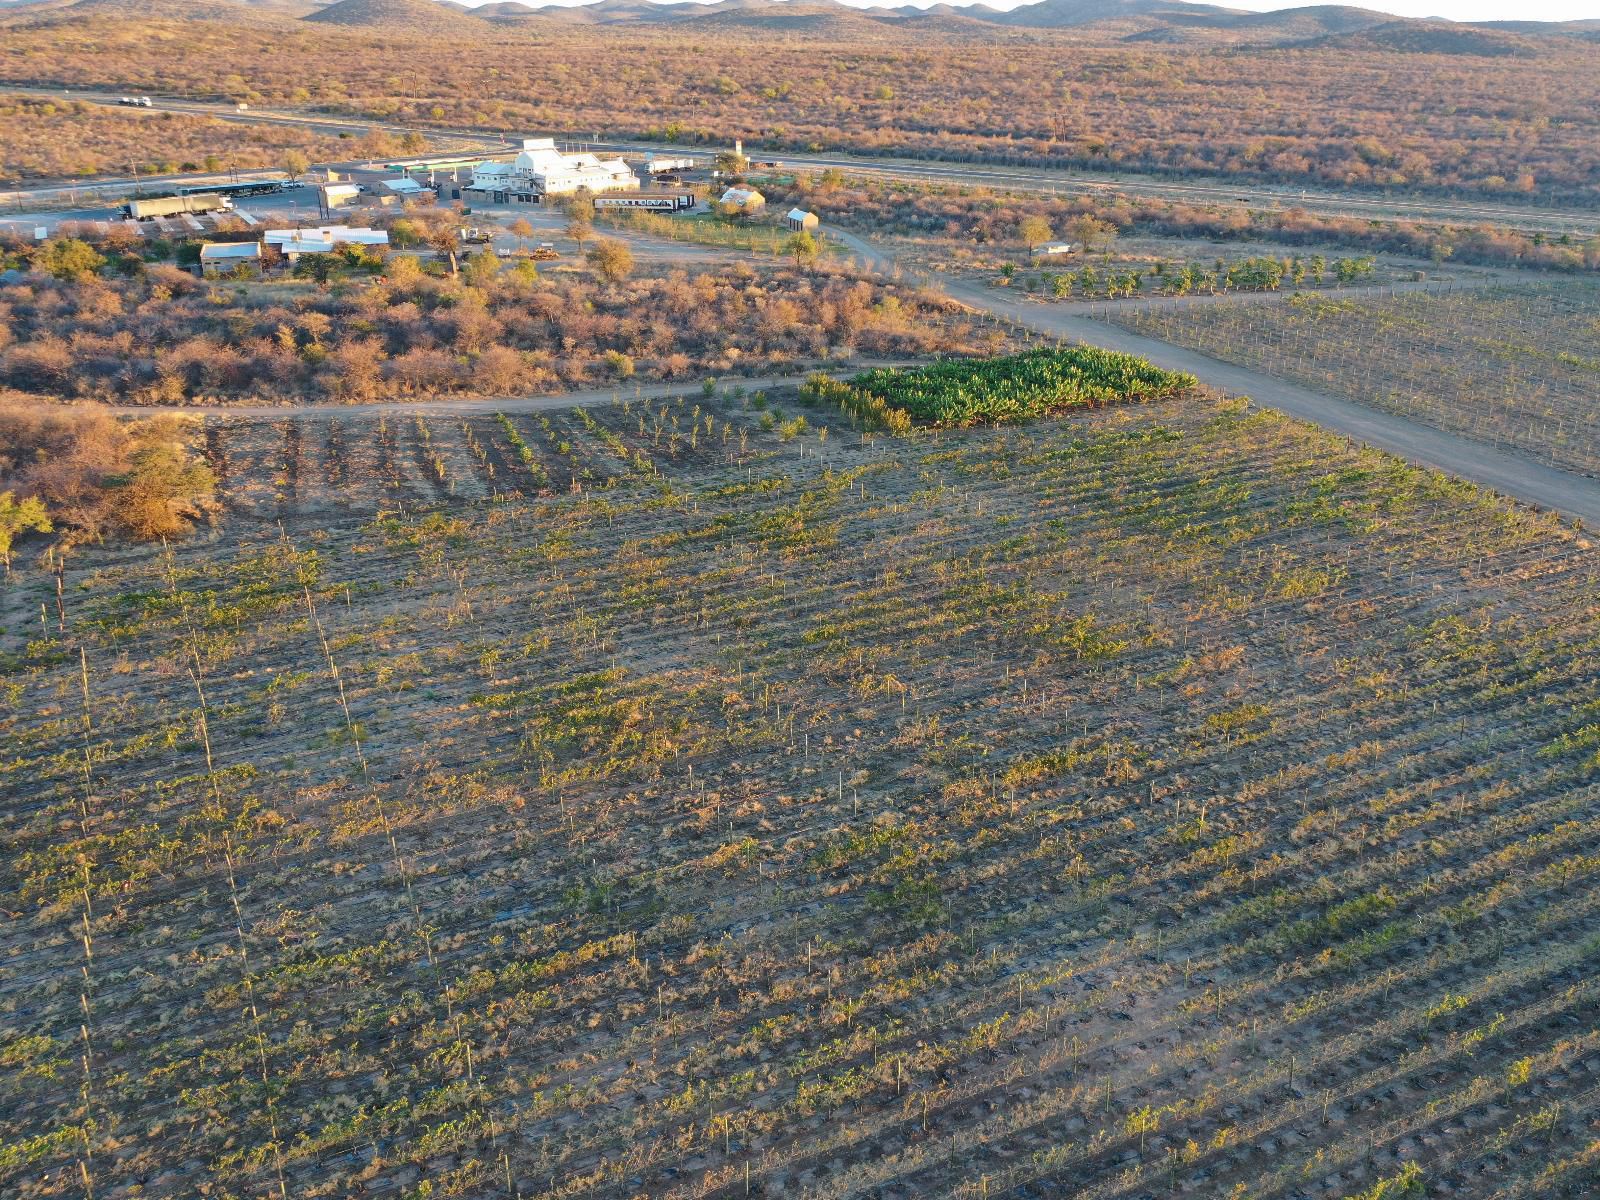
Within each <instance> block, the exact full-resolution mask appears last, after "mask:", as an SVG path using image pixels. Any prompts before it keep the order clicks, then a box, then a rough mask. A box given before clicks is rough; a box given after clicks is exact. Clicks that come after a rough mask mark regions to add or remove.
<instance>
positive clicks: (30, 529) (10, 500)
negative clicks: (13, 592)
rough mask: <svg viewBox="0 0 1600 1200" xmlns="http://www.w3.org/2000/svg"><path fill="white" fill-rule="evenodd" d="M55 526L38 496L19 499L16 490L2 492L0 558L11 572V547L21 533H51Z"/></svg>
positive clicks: (0, 505)
mask: <svg viewBox="0 0 1600 1200" xmlns="http://www.w3.org/2000/svg"><path fill="white" fill-rule="evenodd" d="M54 528H55V527H54V526H53V525H51V523H50V514H49V513H48V512H46V511H45V507H44V501H42V500H40V499H39V497H37V496H25V497H23V499H21V500H18V499H17V497H16V493H14V492H0V560H4V562H5V567H6V574H7V575H9V574H11V547H12V544H13V543H14V542H15V541H16V537H17V535H18V534H20V533H50V532H51V531H52V530H53V529H54Z"/></svg>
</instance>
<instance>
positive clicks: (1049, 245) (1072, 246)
mask: <svg viewBox="0 0 1600 1200" xmlns="http://www.w3.org/2000/svg"><path fill="white" fill-rule="evenodd" d="M1077 252H1078V246H1077V243H1075V242H1040V243H1039V244H1038V245H1037V246H1035V247H1034V248H1033V250H1032V253H1033V254H1034V255H1036V256H1038V257H1041V258H1049V257H1051V256H1054V255H1058V254H1076V253H1077Z"/></svg>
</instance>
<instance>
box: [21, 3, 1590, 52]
mask: <svg viewBox="0 0 1600 1200" xmlns="http://www.w3.org/2000/svg"><path fill="white" fill-rule="evenodd" d="M95 15H117V16H126V17H145V18H147V19H148V18H157V19H164V20H181V19H193V20H218V21H227V20H238V21H251V20H254V21H260V20H286V19H291V20H292V19H295V18H298V19H300V20H305V21H311V22H315V23H318V24H325V25H342V26H345V27H348V28H359V29H380V30H385V31H388V32H392V33H396V34H423V35H441V36H457V37H467V36H470V35H472V34H475V33H476V34H483V33H484V32H486V31H489V30H494V29H501V30H505V31H508V32H509V31H514V30H517V29H524V30H528V29H533V28H537V27H538V26H541V25H549V26H563V25H564V26H584V25H593V26H627V25H634V24H638V25H656V26H668V27H670V26H689V25H693V26H698V27H703V28H705V29H707V30H715V29H729V30H741V31H746V32H757V33H760V32H766V33H771V34H774V35H790V36H810V37H816V38H818V39H827V38H848V37H849V36H851V35H852V34H860V35H861V36H864V37H866V36H870V37H873V38H875V39H882V38H883V37H886V36H893V31H894V30H895V29H896V28H905V29H906V30H908V31H909V30H911V29H913V28H915V29H921V30H923V31H926V32H929V33H932V32H935V31H937V32H940V33H947V34H950V35H952V36H968V35H970V36H974V37H984V36H997V35H999V34H1000V32H1001V30H1006V31H1011V32H1012V33H1013V34H1014V35H1018V36H1020V35H1025V34H1026V32H1027V31H1029V30H1066V31H1073V32H1077V33H1082V34H1084V35H1089V36H1096V37H1099V38H1102V39H1104V40H1106V41H1107V42H1116V41H1122V42H1127V43H1133V44H1138V43H1145V44H1152V45H1196V46H1215V45H1245V46H1249V45H1255V46H1264V47H1291V46H1302V45H1303V46H1306V47H1317V48H1323V47H1325V48H1333V49H1341V48H1347V49H1350V50H1353V51H1377V52H1388V53H1406V54H1454V55H1476V56H1484V57H1498V56H1506V55H1517V56H1525V55H1528V54H1532V53H1536V52H1537V50H1538V41H1537V39H1538V38H1540V37H1543V36H1547V35H1563V36H1569V37H1579V38H1583V39H1585V40H1600V19H1593V20H1579V21H1564V22H1539V21H1497V22H1482V23H1467V22H1451V21H1442V20H1424V19H1411V18H1405V17H1398V16H1395V15H1394V14H1392V13H1385V12H1379V11H1377V10H1375V9H1369V8H1360V7H1356V6H1352V5H1341V4H1312V5H1306V6H1303V7H1300V8H1284V9H1277V10H1274V11H1272V12H1247V11H1244V10H1240V9H1234V8H1227V7H1223V6H1221V5H1216V4H1206V3H1187V2H1186V0H1036V2H1035V3H1032V4H1024V5H1022V6H1020V7H1017V8H1013V9H1008V10H1001V9H996V8H993V7H991V6H990V5H987V4H983V3H975V4H968V5H957V4H950V3H939V4H934V5H931V6H930V7H928V8H918V7H915V6H913V5H901V6H899V7H891V6H872V7H857V6H855V5H850V4H845V3H842V2H841V0H715V2H714V3H696V2H694V0H679V2H677V3H672V2H663V0H595V2H593V3H588V4H578V5H562V4H552V3H545V4H530V3H526V2H525V0H491V2H490V3H486V4H483V5H481V6H479V7H476V8H473V7H468V6H467V5H464V4H460V3H455V2H452V0H334V2H333V3H326V4H324V3H322V2H321V0H0V23H3V24H6V25H15V24H17V23H19V22H29V23H31V22H33V21H39V20H48V21H51V22H58V21H62V20H71V19H73V18H77V17H90V16H95ZM986 30H987V31H988V33H987V34H986V33H985V31H986Z"/></svg>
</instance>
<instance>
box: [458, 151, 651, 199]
mask: <svg viewBox="0 0 1600 1200" xmlns="http://www.w3.org/2000/svg"><path fill="white" fill-rule="evenodd" d="M472 186H473V187H475V188H479V189H484V188H489V189H493V190H496V191H499V190H505V191H513V190H528V191H541V192H546V193H550V194H555V193H560V192H574V191H577V190H578V189H579V188H580V187H586V188H589V189H590V190H591V191H606V190H608V189H612V188H630V189H631V188H636V187H638V186H639V177H638V176H637V175H635V174H634V173H633V168H631V167H630V166H628V164H627V163H625V162H623V161H622V159H620V158H601V157H599V156H598V155H596V154H590V153H587V152H582V153H577V154H563V153H562V152H561V151H560V150H558V149H556V143H555V139H553V138H524V139H523V140H522V150H521V151H520V152H519V153H518V154H517V156H516V157H515V158H514V159H512V160H511V161H510V162H495V161H493V160H486V161H484V162H481V163H479V164H478V165H477V166H475V167H473V168H472Z"/></svg>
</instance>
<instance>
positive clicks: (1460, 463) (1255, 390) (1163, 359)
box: [828, 227, 1600, 526]
mask: <svg viewBox="0 0 1600 1200" xmlns="http://www.w3.org/2000/svg"><path fill="white" fill-rule="evenodd" d="M828 233H829V234H830V235H831V236H833V237H835V238H837V239H839V240H840V241H841V242H843V243H844V244H845V245H847V246H849V247H850V249H851V250H852V251H853V252H854V253H855V254H856V255H857V257H858V258H860V259H861V260H862V261H863V262H864V263H866V264H867V265H869V266H871V267H872V268H874V269H876V270H879V271H882V272H885V273H894V272H895V271H896V270H897V266H896V264H895V262H894V260H893V258H892V257H890V256H889V255H888V254H887V253H886V252H885V251H884V250H883V249H882V248H881V247H878V246H875V245H873V244H872V243H870V242H867V241H866V240H864V239H863V238H860V237H858V236H857V235H855V234H853V233H849V232H846V231H844V230H841V229H838V228H836V227H834V228H829V230H828ZM944 292H945V294H946V295H948V296H949V297H950V298H951V299H952V300H959V301H960V302H961V303H963V304H966V305H968V306H970V307H972V308H975V309H979V310H981V311H984V312H990V313H994V314H996V315H998V316H1003V317H1006V318H1008V319H1009V320H1013V321H1015V322H1017V323H1018V324H1019V325H1023V326H1026V327H1027V328H1029V329H1033V330H1035V331H1037V332H1039V333H1043V334H1046V335H1048V336H1051V337H1061V338H1068V339H1071V340H1073V341H1080V342H1085V343H1088V344H1089V345H1093V346H1103V347H1105V348H1107V349H1110V350H1122V351H1126V352H1127V353H1129V354H1137V355H1139V356H1140V357H1141V358H1147V359H1149V360H1150V361H1151V362H1153V363H1155V364H1156V365H1157V366H1161V367H1165V368H1167V369H1168V370H1173V371H1187V372H1189V373H1190V374H1192V375H1194V376H1196V377H1197V378H1199V379H1200V381H1201V382H1202V383H1206V384H1209V385H1211V386H1212V387H1216V388H1221V389H1223V390H1224V391H1227V392H1231V393H1234V394H1236V395H1241V396H1249V397H1250V398H1251V399H1253V400H1255V401H1257V402H1258V403H1261V404H1263V405H1266V406H1267V407H1269V408H1275V409H1277V410H1278V411H1280V412H1284V413H1287V414H1289V415H1290V416H1293V417H1299V418H1301V419H1302V420H1306V421H1312V422H1314V423H1316V424H1318V425H1321V426H1322V427H1323V428H1324V429H1329V430H1332V431H1333V432H1335V433H1341V434H1344V435H1345V436H1347V437H1351V438H1355V439H1357V440H1359V441H1362V442H1365V443H1366V444H1367V445H1369V446H1376V447H1378V448H1379V449H1382V450H1387V451H1388V452H1389V453H1391V454H1396V455H1399V456H1400V457H1401V458H1404V459H1406V460H1408V461H1410V462H1413V463H1418V464H1420V465H1422V466H1428V467H1434V468H1436V469H1438V470H1440V471H1444V472H1446V473H1448V474H1450V475H1456V476H1460V477H1461V478H1463V479H1469V480H1471V481H1472V482H1474V483H1477V484H1480V485H1482V486H1483V487H1487V488H1492V489H1493V490H1495V491H1497V492H1502V493H1504V494H1505V495H1508V496H1512V497H1515V498H1516V499H1518V500H1521V501H1523V502H1524V503H1527V504H1532V505H1534V506H1535V507H1537V508H1546V509H1553V510H1555V511H1557V512H1561V513H1565V514H1566V515H1567V516H1569V517H1576V518H1578V519H1580V520H1582V521H1583V522H1584V523H1585V524H1592V525H1596V526H1600V479H1593V478H1590V477H1588V476H1583V475H1576V474H1573V473H1572V472H1569V471H1562V470H1560V469H1558V468H1556V467H1551V466H1546V465H1545V464H1543V463H1538V462H1534V461H1533V460H1532V459H1528V458H1524V457H1523V456H1522V455H1520V454H1514V453H1511V452H1508V451H1505V450H1499V449H1496V448H1495V447H1493V446H1489V445H1485V444H1484V443H1482V442H1477V441H1473V440H1472V439H1470V438H1465V437H1461V436H1459V435H1457V434H1453V433H1447V432H1445V431H1444V430H1442V429H1434V428H1433V427H1432V426H1428V425H1422V424H1419V423H1417V422H1415V421H1409V420H1407V419H1406V418H1405V417H1401V416H1397V415H1395V414H1393V413H1388V412H1384V411H1382V410H1380V409H1375V408H1368V407H1367V406H1366V405H1364V404H1357V403H1355V402H1354V401H1351V400H1345V399H1342V398H1340V397H1338V396H1330V395H1328V394H1327V393H1326V392H1318V391H1313V390H1312V389H1311V388H1307V387H1301V386H1300V385H1299V384H1294V383H1289V382H1287V381H1285V380H1282V379H1277V378H1274V377H1273V376H1271V375H1266V374H1263V373H1262V372H1260V371H1253V370H1251V369H1249V368H1248V367H1241V366H1238V365H1236V364H1234V363H1228V362H1222V361H1220V360H1218V359H1215V358H1211V357H1210V356H1208V355H1205V354H1201V353H1199V352H1197V351H1194V350H1186V349H1184V348H1183V347H1180V346H1173V345H1170V344H1169V343H1167V342H1162V341H1158V340H1156V339H1155V338H1148V337H1142V336H1140V335H1139V334H1136V333H1130V332H1128V331H1127V330H1125V329H1119V328H1117V327H1116V326H1114V325H1108V324H1106V323H1105V322H1103V321H1095V320H1092V319H1090V318H1088V317H1086V316H1082V315H1075V314H1074V310H1071V309H1055V308H1051V307H1048V306H1046V305H1041V304H1028V303H1023V302H1018V301H1016V300H1012V299H1010V298H1008V297H1006V296H1003V295H1000V294H997V292H996V290H995V289H994V288H988V287H983V286H981V285H977V284H971V283H964V282H949V283H946V284H945V285H944Z"/></svg>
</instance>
